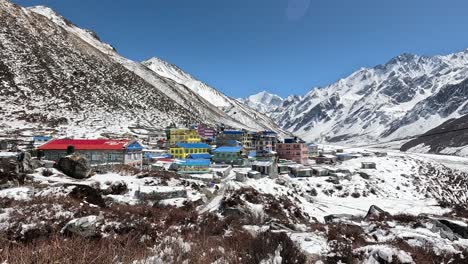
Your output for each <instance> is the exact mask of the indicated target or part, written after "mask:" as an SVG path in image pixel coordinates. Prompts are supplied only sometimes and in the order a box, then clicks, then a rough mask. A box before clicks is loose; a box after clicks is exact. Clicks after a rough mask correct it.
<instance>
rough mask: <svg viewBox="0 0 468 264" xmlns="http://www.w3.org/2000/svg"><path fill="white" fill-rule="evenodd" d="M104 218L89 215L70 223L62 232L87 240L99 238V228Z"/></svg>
mask: <svg viewBox="0 0 468 264" xmlns="http://www.w3.org/2000/svg"><path fill="white" fill-rule="evenodd" d="M103 220H104V217H102V216H97V215H89V216H85V217H81V218H76V219H73V220H71V221H69V222H68V223H67V224H66V225H65V226H64V227H63V228H62V230H61V232H62V233H64V234H74V235H78V236H82V237H86V238H91V237H98V236H99V226H100V224H101V223H102V221H103Z"/></svg>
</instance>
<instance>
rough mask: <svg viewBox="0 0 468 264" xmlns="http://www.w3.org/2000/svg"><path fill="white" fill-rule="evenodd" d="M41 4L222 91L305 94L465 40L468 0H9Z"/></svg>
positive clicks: (137, 56) (138, 55) (459, 46)
mask: <svg viewBox="0 0 468 264" xmlns="http://www.w3.org/2000/svg"><path fill="white" fill-rule="evenodd" d="M14 2H16V3H19V4H21V5H23V6H32V5H38V4H42V5H46V6H49V7H51V8H53V9H55V10H56V11H58V12H59V13H61V14H62V15H63V16H65V17H66V18H68V19H69V20H71V21H72V22H74V23H75V24H77V25H78V26H80V27H84V28H88V29H92V30H94V31H96V32H97V33H98V35H99V36H100V37H101V39H103V40H104V41H106V42H108V43H110V44H112V45H113V46H114V47H116V48H117V50H118V51H119V52H120V53H121V54H123V55H124V56H126V57H129V58H131V59H133V60H137V61H141V60H144V59H148V58H150V57H153V56H157V57H161V58H163V59H165V60H168V61H169V62H171V63H174V64H176V65H178V66H179V67H181V68H182V69H184V70H186V71H187V72H189V73H191V74H193V75H194V76H196V77H198V78H199V79H201V80H202V81H205V82H207V83H209V84H210V85H212V86H214V87H216V88H218V89H219V90H221V91H223V92H224V93H226V94H228V95H231V96H234V97H243V96H247V95H249V94H253V93H256V92H259V91H262V90H268V91H271V92H274V93H277V94H279V95H281V96H287V95H289V94H304V93H305V92H307V91H309V90H310V89H311V88H312V87H314V86H323V85H327V84H330V83H332V82H334V81H336V80H338V79H339V78H342V77H345V76H347V75H348V74H350V73H352V72H353V71H355V70H357V69H359V68H361V67H368V66H374V65H376V64H381V63H384V62H386V61H388V60H389V59H391V58H392V57H394V56H396V55H399V54H400V53H404V52H410V53H417V54H422V55H433V54H445V53H451V52H455V51H460V50H463V49H465V48H468V15H467V14H468V1H466V0H444V1H442V0H392V1H378V0H354V1H353V0H320V1H319V0H290V1H288V0H236V1H229V0H225V1H221V0H206V1H204V0H200V1H195V0H185V1H182V0H170V1H168V0H164V1H163V0H154V1H153V0H132V1H130V0H128V1H125V0H75V1H71V0H14Z"/></svg>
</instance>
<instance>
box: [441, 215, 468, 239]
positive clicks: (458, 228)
mask: <svg viewBox="0 0 468 264" xmlns="http://www.w3.org/2000/svg"><path fill="white" fill-rule="evenodd" d="M438 221H439V222H440V223H442V224H443V225H445V226H446V227H448V228H449V229H450V230H452V231H453V233H455V234H457V235H459V236H460V237H462V238H464V239H468V225H467V224H466V223H463V222H460V221H454V220H449V219H438Z"/></svg>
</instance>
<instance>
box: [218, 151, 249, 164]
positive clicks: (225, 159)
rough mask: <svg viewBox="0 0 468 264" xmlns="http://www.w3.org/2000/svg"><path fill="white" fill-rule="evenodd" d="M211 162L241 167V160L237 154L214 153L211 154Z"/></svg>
mask: <svg viewBox="0 0 468 264" xmlns="http://www.w3.org/2000/svg"><path fill="white" fill-rule="evenodd" d="M213 161H214V162H216V163H225V164H232V165H242V163H243V159H242V157H241V155H240V153H238V152H215V153H213Z"/></svg>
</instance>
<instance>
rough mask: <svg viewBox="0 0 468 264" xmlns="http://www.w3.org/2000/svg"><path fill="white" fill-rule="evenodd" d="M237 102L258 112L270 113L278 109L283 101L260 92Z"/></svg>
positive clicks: (272, 95)
mask: <svg viewBox="0 0 468 264" xmlns="http://www.w3.org/2000/svg"><path fill="white" fill-rule="evenodd" d="M239 101H241V102H242V103H243V104H245V105H247V106H249V107H251V108H253V109H255V110H257V111H258V112H261V113H270V112H272V111H274V110H276V109H277V108H278V107H280V106H281V105H282V104H283V101H284V99H283V98H281V97H280V96H278V95H276V94H271V93H268V92H267V91H262V92H259V93H257V94H254V95H251V96H249V97H247V98H241V99H239Z"/></svg>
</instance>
